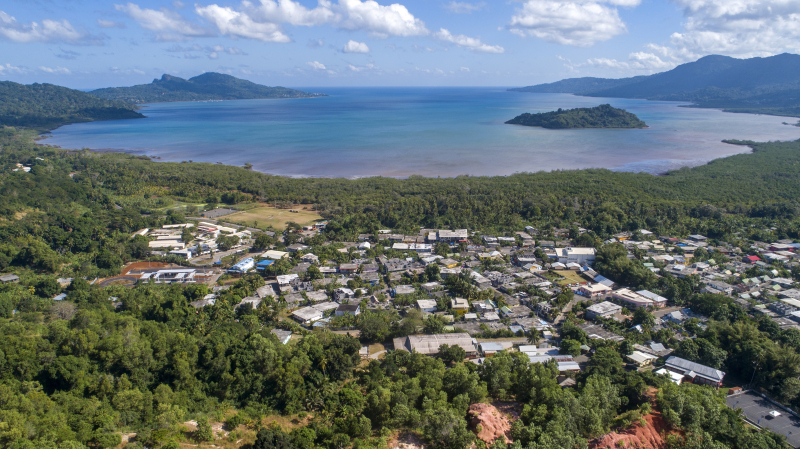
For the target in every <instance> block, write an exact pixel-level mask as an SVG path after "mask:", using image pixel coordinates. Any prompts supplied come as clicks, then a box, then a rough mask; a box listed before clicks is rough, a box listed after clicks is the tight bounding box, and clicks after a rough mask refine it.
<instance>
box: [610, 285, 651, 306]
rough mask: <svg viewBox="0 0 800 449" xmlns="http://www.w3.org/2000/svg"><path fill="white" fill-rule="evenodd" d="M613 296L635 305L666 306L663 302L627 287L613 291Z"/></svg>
mask: <svg viewBox="0 0 800 449" xmlns="http://www.w3.org/2000/svg"><path fill="white" fill-rule="evenodd" d="M611 297H613V298H614V299H618V300H620V301H622V302H624V303H625V304H627V305H631V306H633V307H647V308H659V307H663V306H664V304H663V303H662V302H656V301H653V300H652V299H650V298H647V297H645V296H642V295H640V294H638V293H636V292H633V291H631V290H628V289H627V288H621V289H619V290H615V291H613V292H611Z"/></svg>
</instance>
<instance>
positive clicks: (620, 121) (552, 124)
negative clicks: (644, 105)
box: [506, 104, 647, 129]
mask: <svg viewBox="0 0 800 449" xmlns="http://www.w3.org/2000/svg"><path fill="white" fill-rule="evenodd" d="M506 124H509V125H523V126H541V127H542V128H549V129H575V128H646V127H647V124H645V123H644V122H643V121H641V120H639V117H637V116H636V115H635V114H631V113H630V112H628V111H625V110H623V109H617V108H614V107H611V105H610V104H601V105H600V106H595V107H593V108H575V109H567V110H563V109H560V108H559V109H558V111H553V112H542V113H538V114H529V113H527V112H526V113H524V114H522V115H518V116H516V117H514V118H513V119H511V120H509V121H507V122H506Z"/></svg>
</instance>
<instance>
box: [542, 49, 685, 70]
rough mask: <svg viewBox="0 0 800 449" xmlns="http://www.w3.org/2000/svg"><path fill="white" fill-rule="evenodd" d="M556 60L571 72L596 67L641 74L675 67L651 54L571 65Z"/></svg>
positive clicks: (598, 59) (641, 53) (569, 62)
mask: <svg viewBox="0 0 800 449" xmlns="http://www.w3.org/2000/svg"><path fill="white" fill-rule="evenodd" d="M558 59H560V60H562V61H564V65H565V66H566V67H567V68H569V69H570V70H571V71H577V69H580V68H583V67H597V68H602V69H611V70H614V71H618V72H621V73H630V72H641V73H647V74H650V73H655V72H662V71H664V70H669V69H672V68H673V67H675V63H673V62H671V61H664V60H662V59H661V58H659V57H658V56H656V55H654V54H652V53H646V52H634V53H631V54H629V55H628V60H627V61H619V60H617V59H610V58H591V59H587V60H586V62H582V63H577V64H576V63H573V62H572V61H570V60H569V59H566V58H564V57H561V56H559V57H558Z"/></svg>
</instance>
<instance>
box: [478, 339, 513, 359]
mask: <svg viewBox="0 0 800 449" xmlns="http://www.w3.org/2000/svg"><path fill="white" fill-rule="evenodd" d="M478 347H479V349H480V352H481V354H482V355H483V356H484V357H491V356H493V355H495V354H497V353H498V352H500V351H504V350H505V349H506V348H504V347H503V345H502V344H500V343H492V342H483V343H478Z"/></svg>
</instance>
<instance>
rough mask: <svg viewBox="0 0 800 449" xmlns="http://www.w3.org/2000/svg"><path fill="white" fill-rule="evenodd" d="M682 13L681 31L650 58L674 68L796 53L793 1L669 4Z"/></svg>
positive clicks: (798, 11)
mask: <svg viewBox="0 0 800 449" xmlns="http://www.w3.org/2000/svg"><path fill="white" fill-rule="evenodd" d="M673 1H674V3H676V4H678V5H679V6H681V7H682V8H683V13H684V16H685V17H686V22H685V23H684V29H683V30H682V31H681V32H679V33H673V34H672V36H670V39H669V44H668V45H655V44H650V45H648V48H649V49H650V50H651V51H652V53H653V54H654V55H659V56H661V57H663V58H669V59H672V60H673V61H675V62H686V61H691V60H695V59H697V58H699V57H701V56H705V55H708V54H723V55H728V56H735V57H741V58H750V57H754V56H769V55H773V54H776V53H782V52H792V53H798V52H800V2H798V1H796V0H735V1H732V0H673Z"/></svg>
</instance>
